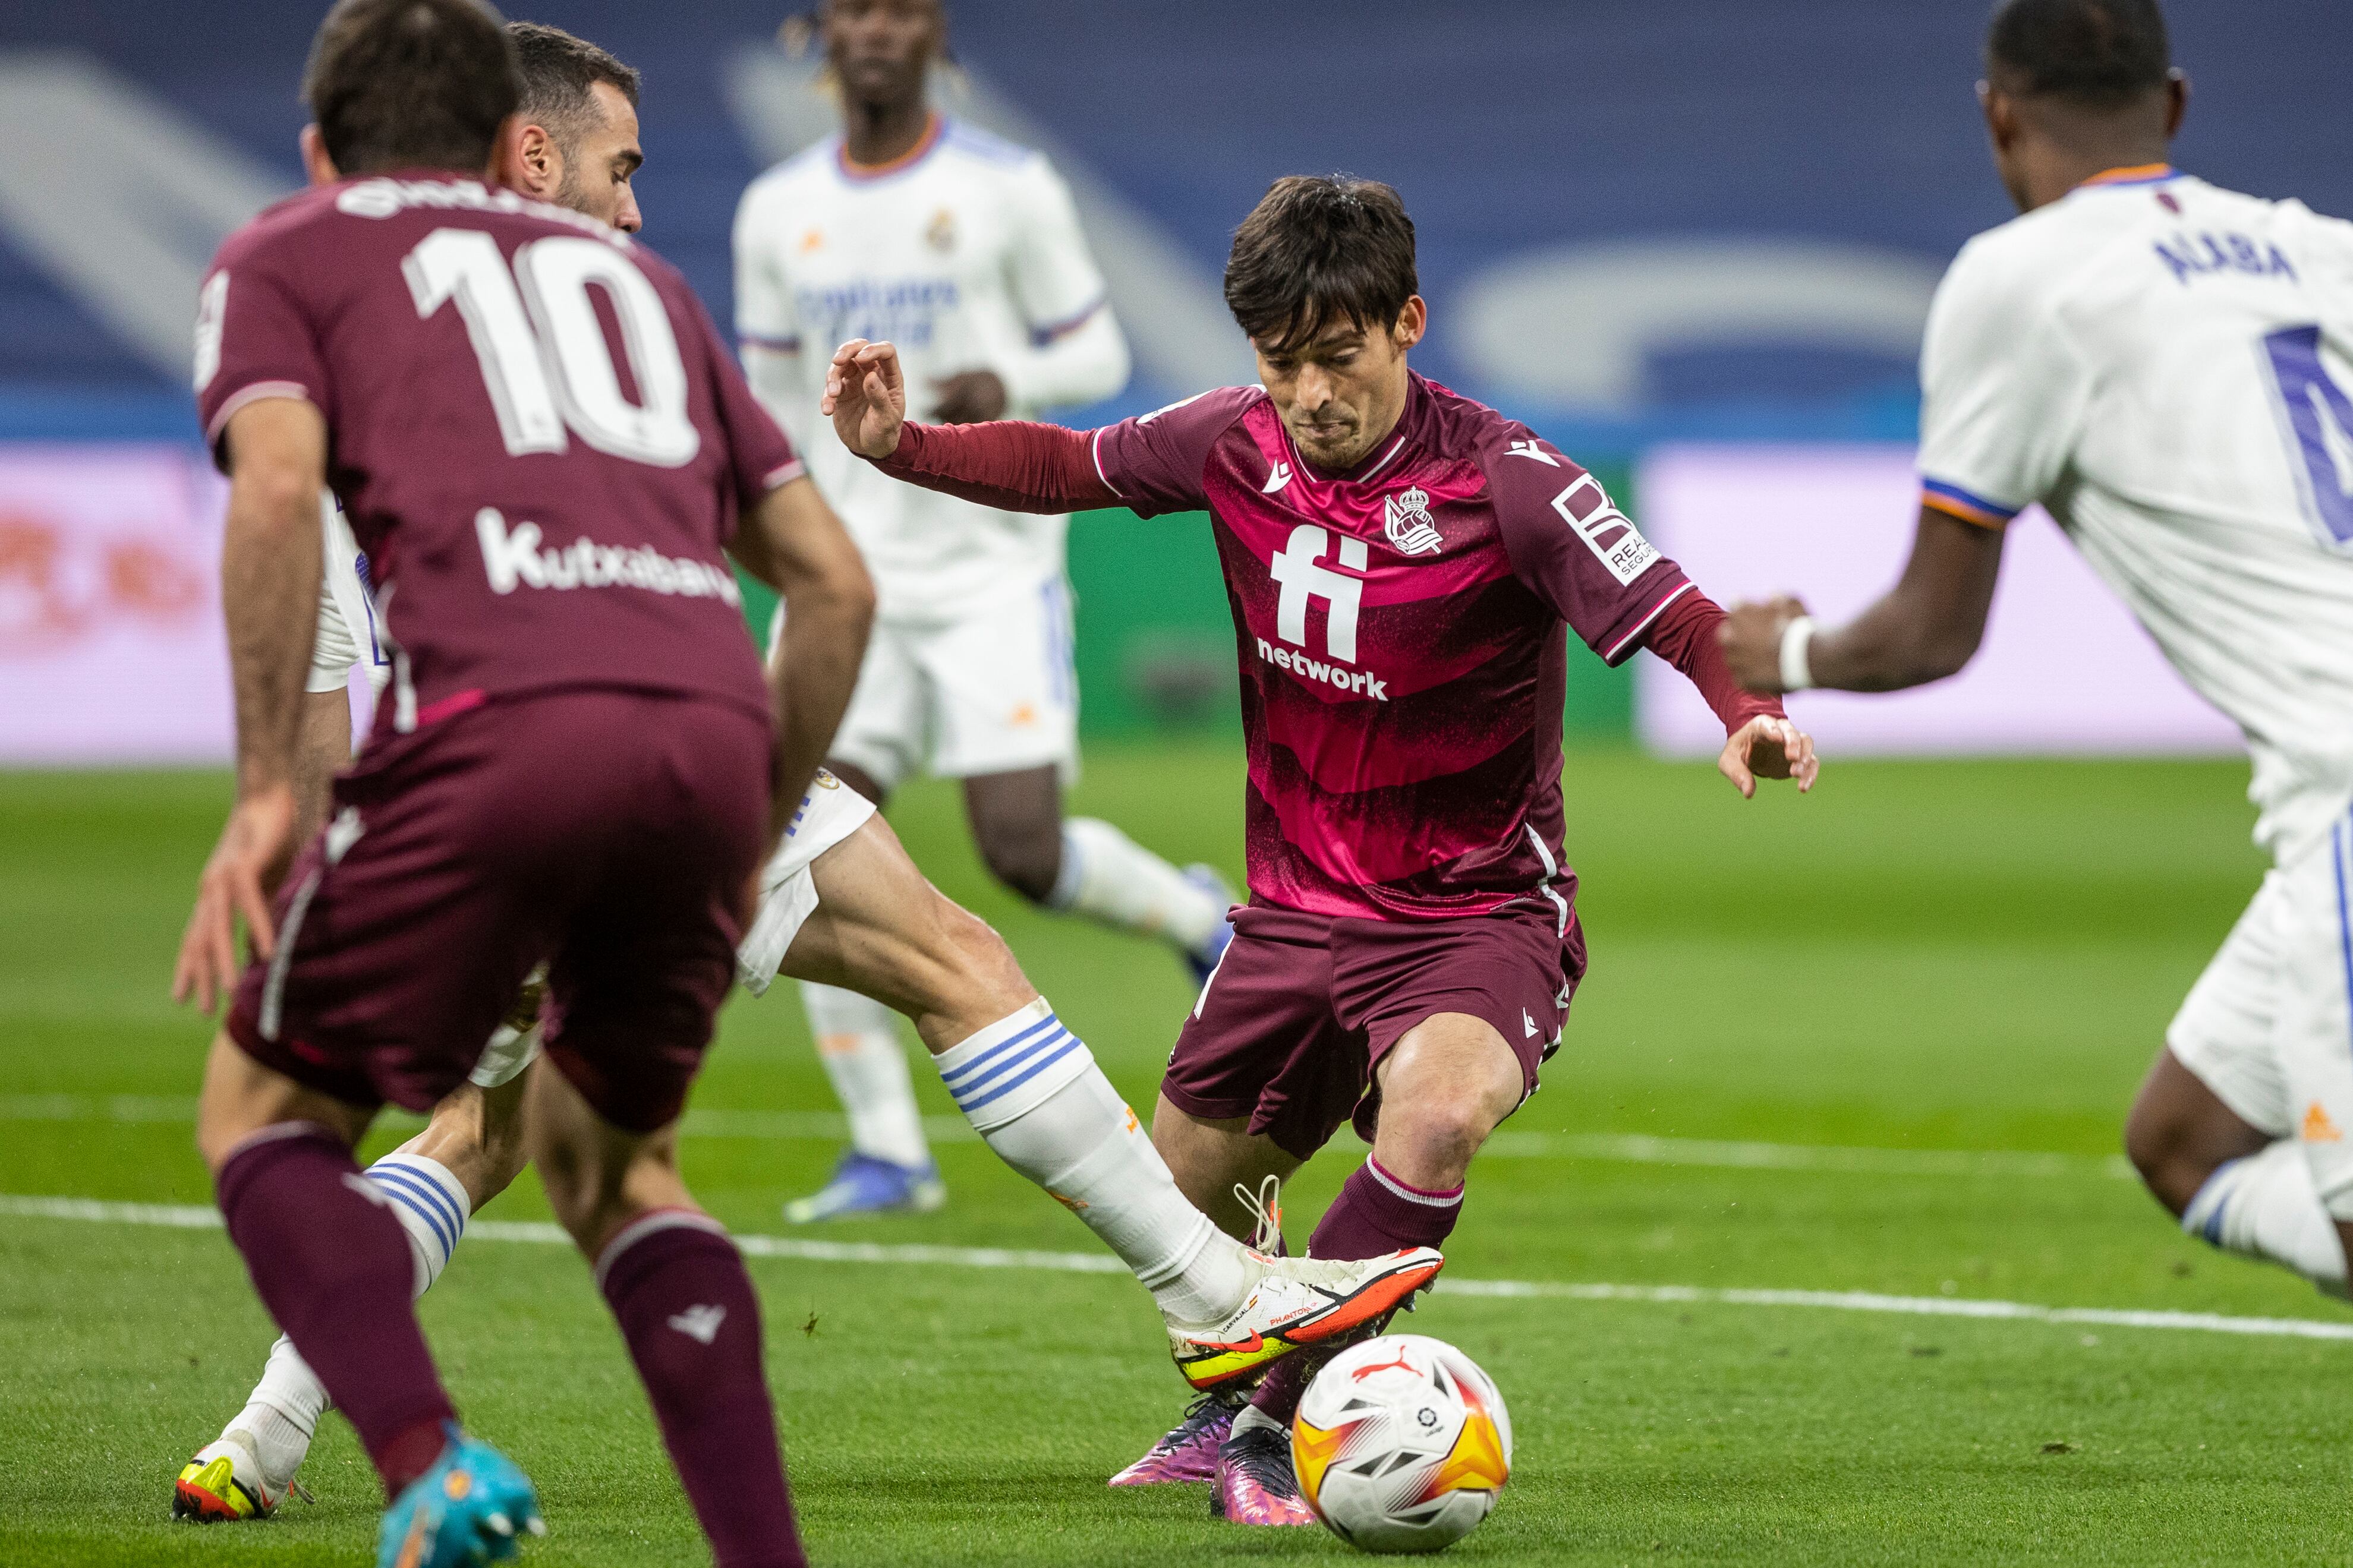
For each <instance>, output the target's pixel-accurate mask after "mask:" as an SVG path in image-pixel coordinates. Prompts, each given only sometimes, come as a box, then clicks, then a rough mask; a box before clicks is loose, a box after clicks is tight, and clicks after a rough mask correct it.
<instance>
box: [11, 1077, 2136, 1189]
mask: <svg viewBox="0 0 2353 1568" xmlns="http://www.w3.org/2000/svg"><path fill="white" fill-rule="evenodd" d="M195 1113H196V1102H195V1100H185V1099H174V1098H172V1097H170V1096H165V1095H137V1094H117V1095H80V1094H23V1095H0V1121H117V1122H132V1123H139V1122H163V1123H169V1122H187V1121H194V1120H195ZM848 1130H849V1123H848V1122H847V1121H845V1120H844V1119H843V1118H842V1117H841V1116H839V1115H838V1114H836V1113H835V1112H832V1111H827V1110H690V1111H688V1112H687V1113H686V1126H685V1131H686V1135H687V1136H688V1137H690V1138H748V1139H774V1140H777V1141H779V1142H786V1141H792V1140H813V1141H818V1142H830V1141H834V1140H838V1139H840V1138H843V1137H846V1136H847V1135H848ZM923 1132H924V1135H925V1136H926V1137H928V1138H930V1139H931V1140H932V1142H934V1143H970V1142H976V1141H977V1134H976V1133H975V1132H974V1131H973V1130H972V1127H971V1125H970V1124H969V1123H968V1122H966V1121H965V1120H964V1118H962V1117H960V1116H926V1117H924V1118H923ZM1344 1136H1345V1134H1344ZM1480 1158H1482V1159H1485V1160H1593V1161H1600V1162H1603V1163H1612V1164H1628V1165H1675V1166H1690V1167H1702V1168H1707V1167H1714V1168H1721V1169H1726V1170H1740V1171H1827V1172H1832V1173H1840V1174H1845V1175H1873V1176H2038V1177H2047V1176H2105V1177H2117V1176H2125V1177H2129V1176H2130V1175H2132V1173H2133V1170H2132V1166H2131V1165H2130V1164H2129V1163H2127V1162H2126V1160H2125V1159H2124V1157H2123V1156H2122V1155H2107V1156H2105V1157H2103V1156H2099V1155H2087V1154H2056V1153H2037V1152H2030V1151H2025V1150H2015V1149H1857V1148H1841V1147H1839V1146H1836V1145H1831V1144H1819V1143H1756V1142H1736V1141H1729V1140H1721V1139H1712V1138H1659V1137H1653V1136H1651V1135H1650V1134H1648V1133H1641V1132H1534V1131H1514V1130H1513V1129H1511V1128H1508V1127H1507V1128H1505V1129H1504V1131H1500V1132H1498V1133H1496V1134H1495V1135H1494V1136H1493V1138H1490V1139H1489V1140H1487V1144H1486V1147H1485V1148H1483V1149H1482V1150H1481V1151H1480Z"/></svg>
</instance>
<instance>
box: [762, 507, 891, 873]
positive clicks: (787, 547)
mask: <svg viewBox="0 0 2353 1568" xmlns="http://www.w3.org/2000/svg"><path fill="white" fill-rule="evenodd" d="M728 549H729V551H730V552H731V553H733V555H734V557H735V559H736V560H738V561H740V562H742V563H743V564H744V570H745V571H747V572H749V573H751V574H752V575H753V576H754V577H756V578H758V579H759V580H760V581H761V582H763V583H765V584H767V585H768V586H769V587H771V588H773V589H775V590H776V593H777V595H779V596H780V597H782V598H783V599H784V601H785V603H786V605H788V606H789V607H790V608H789V610H788V612H787V614H786V616H785V618H784V629H783V630H782V631H781V632H780V633H779V634H778V635H777V637H776V647H774V648H772V649H770V650H769V654H768V692H769V701H770V703H771V705H772V707H773V709H774V711H775V713H776V763H775V770H774V777H773V778H772V780H771V784H772V785H773V787H774V791H775V794H774V795H773V797H772V799H771V801H770V805H769V819H768V845H769V847H770V848H771V849H772V850H773V849H774V848H775V847H776V844H777V843H778V842H779V841H780V840H781V839H782V838H783V837H784V831H785V826H786V824H787V823H788V822H790V821H791V820H792V815H793V812H794V810H795V809H796V808H797V806H798V805H800V799H801V796H802V795H806V794H807V793H808V787H809V782H810V781H811V780H812V779H814V778H816V777H817V770H818V764H819V763H822V762H824V761H825V753H826V748H827V747H828V746H830V745H832V744H833V732H834V731H835V730H836V729H838V728H839V726H840V724H841V715H842V711H843V710H845V709H847V708H848V707H849V692H850V689H851V688H852V687H854V686H855V685H856V684H857V683H858V666H859V663H860V660H862V659H863V658H865V657H866V636H867V633H868V631H869V630H870V629H871V626H873V622H874V584H873V580H872V579H871V578H870V577H869V576H868V575H867V574H866V563H865V562H864V561H863V560H862V559H860V556H859V553H858V547H857V546H856V545H855V544H852V543H851V542H850V541H849V531H847V530H846V529H844V528H843V527H842V526H841V520H840V519H839V518H838V517H836V516H834V514H833V509H832V508H831V507H829V506H828V505H826V503H825V498H824V497H823V496H821V495H819V494H818V489H817V486H816V485H814V484H812V483H810V482H809V480H807V479H793V480H791V481H790V482H788V483H786V484H782V485H778V486H777V487H776V489H772V490H770V491H769V492H768V493H767V495H766V496H765V497H764V498H762V500H761V501H760V504H759V505H758V506H757V507H756V508H754V510H753V511H752V514H751V515H750V516H749V517H747V518H746V519H744V526H743V527H741V528H739V529H738V530H736V532H735V538H734V541H733V543H731V544H730V545H729V546H728ZM763 860H764V861H765V857H763Z"/></svg>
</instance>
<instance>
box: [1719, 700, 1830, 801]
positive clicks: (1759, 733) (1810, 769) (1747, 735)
mask: <svg viewBox="0 0 2353 1568" xmlns="http://www.w3.org/2000/svg"><path fill="white" fill-rule="evenodd" d="M1715 767H1716V771H1717V772H1718V773H1722V774H1723V775H1724V776H1725V778H1728V779H1730V780H1731V781H1732V786H1733V788H1735V789H1736V790H1738V791H1739V792H1740V798H1741V799H1743V800H1753V799H1755V798H1756V796H1757V780H1758V779H1795V780H1797V781H1798V793H1799V795H1803V794H1805V793H1806V792H1807V791H1808V790H1810V789H1811V788H1813V787H1814V778H1815V775H1817V774H1818V773H1820V772H1821V771H1822V764H1821V763H1820V762H1819V761H1818V760H1816V758H1815V756H1814V738H1813V737H1812V736H1811V735H1809V734H1807V733H1806V732H1805V731H1803V730H1800V729H1799V728H1798V727H1797V725H1795V724H1793V723H1791V722H1790V721H1788V720H1787V719H1776V718H1773V717H1772V716H1771V715H1769V714H1767V715H1761V716H1759V717H1757V718H1755V719H1751V720H1750V721H1748V722H1747V723H1746V724H1743V725H1742V726H1740V728H1739V729H1737V730H1735V731H1733V732H1732V738H1731V739H1730V740H1727V741H1726V742H1724V754H1723V755H1722V756H1720V757H1718V758H1716V759H1715Z"/></svg>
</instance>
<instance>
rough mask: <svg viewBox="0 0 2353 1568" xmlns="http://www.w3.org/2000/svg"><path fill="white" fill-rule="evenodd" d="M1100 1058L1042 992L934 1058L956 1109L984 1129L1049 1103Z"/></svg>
mask: <svg viewBox="0 0 2353 1568" xmlns="http://www.w3.org/2000/svg"><path fill="white" fill-rule="evenodd" d="M1094 1062H1095V1058H1094V1057H1093V1055H1092V1053H1091V1052H1090V1051H1088V1049H1087V1047H1086V1042H1085V1041H1083V1040H1082V1039H1080V1038H1079V1037H1077V1036H1076V1035H1073V1034H1072V1033H1071V1031H1070V1030H1068V1029H1066V1028H1064V1027H1063V1026H1062V1021H1061V1020H1060V1018H1057V1017H1056V1016H1054V1010H1053V1008H1051V1007H1050V1006H1048V1005H1046V999H1045V998H1044V997H1042V996H1041V997H1039V999H1038V1000H1037V1001H1035V1002H1032V1003H1030V1004H1029V1005H1028V1006H1027V1007H1024V1008H1022V1009H1021V1010H1020V1011H1019V1012H1018V1013H1015V1014H1013V1015H1012V1016H1010V1017H1006V1018H1000V1019H998V1020H997V1022H996V1023H994V1024H991V1025H989V1026H987V1028H985V1029H982V1030H980V1031H979V1032H978V1033H976V1034H975V1035H973V1036H972V1037H969V1038H967V1039H965V1040H964V1041H962V1042H961V1043H960V1044H958V1045H956V1046H955V1047H951V1048H950V1049H948V1050H945V1051H943V1052H941V1053H940V1054H939V1055H938V1056H936V1057H934V1058H932V1065H933V1066H934V1067H936V1068H939V1070H940V1081H941V1082H942V1083H944V1084H946V1085H947V1088H948V1093H950V1094H951V1095H954V1096H955V1102H956V1109H957V1110H961V1111H963V1112H964V1113H965V1116H966V1117H967V1118H968V1119H969V1120H970V1121H971V1122H972V1124H973V1126H974V1127H975V1128H976V1129H977V1130H978V1131H982V1132H987V1131H989V1130H990V1129H991V1128H993V1127H1001V1126H1003V1125H1004V1124H1005V1123H1007V1122H1008V1121H1013V1120H1014V1119H1015V1118H1017V1117H1018V1116H1021V1115H1023V1114H1024V1113H1026V1112H1028V1111H1029V1110H1033V1109H1035V1108H1036V1107H1038V1106H1039V1105H1042V1104H1044V1103H1045V1102H1046V1101H1047V1100H1050V1099H1052V1098H1053V1096H1054V1094H1055V1091H1056V1090H1058V1089H1061V1088H1062V1087H1063V1086H1064V1085H1066V1084H1068V1083H1070V1082H1071V1080H1072V1079H1077V1078H1079V1077H1081V1076H1082V1075H1083V1074H1085V1073H1086V1072H1087V1071H1088V1070H1089V1069H1090V1068H1092V1067H1093V1066H1094Z"/></svg>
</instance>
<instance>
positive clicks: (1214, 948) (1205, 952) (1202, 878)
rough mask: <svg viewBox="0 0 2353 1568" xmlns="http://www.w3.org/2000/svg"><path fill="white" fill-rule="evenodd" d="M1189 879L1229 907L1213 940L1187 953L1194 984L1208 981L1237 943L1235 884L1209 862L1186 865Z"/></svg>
mask: <svg viewBox="0 0 2353 1568" xmlns="http://www.w3.org/2000/svg"><path fill="white" fill-rule="evenodd" d="M1185 879H1186V880H1187V881H1188V882H1190V883H1192V884H1193V886H1195V887H1197V888H1198V889H1201V890H1202V891H1203V892H1205V893H1207V894H1208V895H1209V897H1211V898H1213V899H1215V900H1218V902H1219V903H1220V904H1223V905H1224V906H1225V907H1226V909H1227V910H1228V911H1229V912H1228V914H1227V916H1226V918H1225V919H1224V920H1222V921H1219V922H1218V929H1217V930H1216V931H1213V932H1211V933H1210V936H1209V940H1208V942H1204V943H1202V944H1201V945H1200V946H1199V947H1198V948H1196V949H1195V950H1194V951H1192V952H1188V953H1187V954H1186V955H1185V963H1187V966H1189V967H1190V968H1191V969H1192V971H1193V984H1196V985H1207V984H1208V983H1209V976H1210V975H1211V974H1212V973H1215V972H1216V970H1217V967H1218V961H1219V959H1221V958H1223V957H1225V956H1226V949H1227V948H1229V947H1230V946H1232V945H1233V941H1234V918H1233V915H1232V913H1231V912H1230V911H1231V910H1232V909H1233V906H1234V889H1233V884H1232V883H1230V882H1229V881H1227V880H1226V879H1225V878H1223V877H1221V876H1219V874H1218V869H1217V868H1216V867H1214V866H1208V865H1198V864H1197V865H1192V866H1187V867H1186V868H1185Z"/></svg>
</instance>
